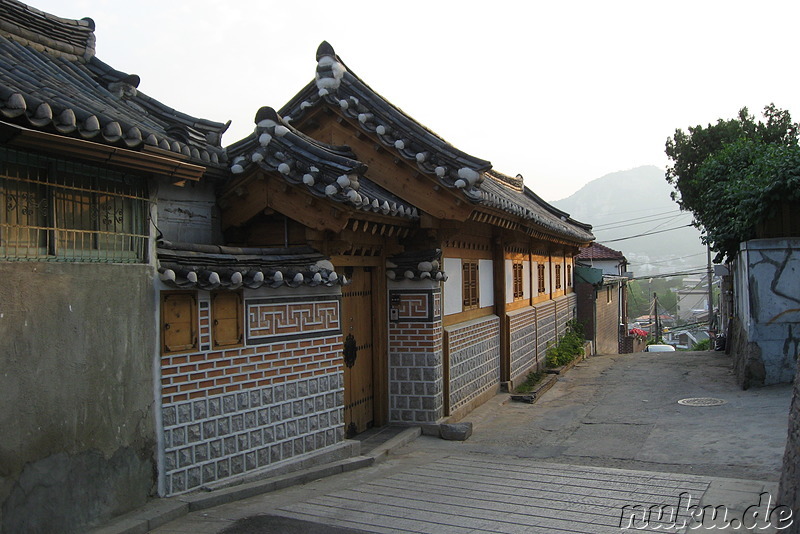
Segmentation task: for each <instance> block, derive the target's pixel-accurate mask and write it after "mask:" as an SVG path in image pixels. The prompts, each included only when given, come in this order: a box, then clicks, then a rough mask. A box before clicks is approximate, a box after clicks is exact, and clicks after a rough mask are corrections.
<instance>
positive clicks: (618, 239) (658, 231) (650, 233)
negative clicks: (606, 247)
mask: <svg viewBox="0 0 800 534" xmlns="http://www.w3.org/2000/svg"><path fill="white" fill-rule="evenodd" d="M689 226H693V225H691V224H684V225H683V226H676V227H674V228H665V229H664V230H657V231H655V232H644V233H641V234H636V235H632V236H628V237H620V238H617V239H607V240H605V241H603V243H616V242H617V241H625V240H627V239H635V238H637V237H645V236H648V235H653V234H662V233H664V232H671V231H672V230H679V229H681V228H688V227H689Z"/></svg>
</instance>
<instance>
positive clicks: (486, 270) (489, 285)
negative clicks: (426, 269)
mask: <svg viewBox="0 0 800 534" xmlns="http://www.w3.org/2000/svg"><path fill="white" fill-rule="evenodd" d="M445 272H447V271H445ZM493 272H494V263H493V262H492V260H478V285H479V287H478V292H479V298H480V301H479V302H480V307H481V308H485V307H486V306H494V274H493Z"/></svg>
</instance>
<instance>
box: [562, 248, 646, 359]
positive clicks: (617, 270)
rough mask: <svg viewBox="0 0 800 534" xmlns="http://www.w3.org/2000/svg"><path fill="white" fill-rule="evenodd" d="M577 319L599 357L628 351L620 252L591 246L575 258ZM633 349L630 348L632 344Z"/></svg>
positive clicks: (624, 280)
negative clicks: (599, 354)
mask: <svg viewBox="0 0 800 534" xmlns="http://www.w3.org/2000/svg"><path fill="white" fill-rule="evenodd" d="M575 261H576V264H577V266H576V267H575V288H576V292H577V294H578V320H579V321H580V322H581V323H583V325H584V334H585V335H586V338H587V339H590V340H592V341H593V343H594V350H595V352H597V353H602V354H617V353H622V352H626V351H627V352H630V351H632V350H633V349H632V348H631V349H630V350H628V349H627V348H626V347H627V345H631V343H626V341H625V338H626V337H627V336H628V332H627V326H626V324H627V315H628V306H627V281H628V276H626V275H627V274H628V273H627V265H628V261H627V260H626V259H625V256H624V255H623V254H622V252H619V251H617V250H613V249H610V248H608V247H606V246H604V245H602V244H600V243H594V242H593V243H592V244H591V245H589V246H588V247H586V248H584V249H582V250H581V252H580V253H579V254H578V256H576V258H575ZM631 346H632V345H631Z"/></svg>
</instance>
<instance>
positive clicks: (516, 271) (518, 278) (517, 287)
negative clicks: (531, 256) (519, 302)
mask: <svg viewBox="0 0 800 534" xmlns="http://www.w3.org/2000/svg"><path fill="white" fill-rule="evenodd" d="M511 267H512V271H511V272H512V276H513V282H514V298H515V299H521V298H522V297H523V296H524V295H525V291H524V290H523V286H522V278H523V276H522V272H523V269H522V264H521V263H514V264H512V266H511Z"/></svg>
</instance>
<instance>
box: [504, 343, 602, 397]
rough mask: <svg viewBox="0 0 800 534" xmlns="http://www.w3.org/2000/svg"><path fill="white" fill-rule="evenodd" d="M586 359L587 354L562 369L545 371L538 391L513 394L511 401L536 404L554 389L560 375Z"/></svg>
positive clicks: (581, 355) (577, 357) (579, 356)
mask: <svg viewBox="0 0 800 534" xmlns="http://www.w3.org/2000/svg"><path fill="white" fill-rule="evenodd" d="M585 359H587V356H586V354H585V353H584V354H580V355H578V356H576V357H575V359H573V360H572V361H571V362H569V363H567V364H565V365H562V366H561V367H555V368H553V369H547V370H545V371H544V372H545V376H544V377H543V378H542V380H541V382H539V385H538V386H537V387H536V389H534V390H533V391H531V392H529V393H512V394H511V400H512V401H515V402H527V403H528V404H533V403H535V402H536V401H537V400H539V398H540V397H541V396H542V395H544V393H545V392H546V391H547V390H548V389H550V388H551V387H553V384H555V383H556V382H557V381H558V377H559V376H560V375H563V374H565V373H566V372H567V371H569V370H570V369H572V368H573V367H575V366H576V365H577V364H579V363H580V362H582V361H584V360H585Z"/></svg>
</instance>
